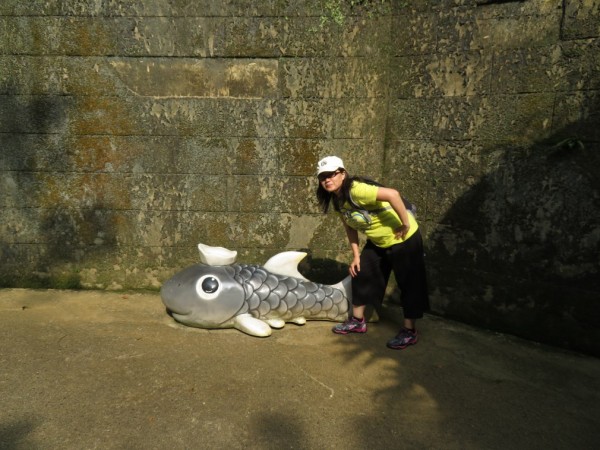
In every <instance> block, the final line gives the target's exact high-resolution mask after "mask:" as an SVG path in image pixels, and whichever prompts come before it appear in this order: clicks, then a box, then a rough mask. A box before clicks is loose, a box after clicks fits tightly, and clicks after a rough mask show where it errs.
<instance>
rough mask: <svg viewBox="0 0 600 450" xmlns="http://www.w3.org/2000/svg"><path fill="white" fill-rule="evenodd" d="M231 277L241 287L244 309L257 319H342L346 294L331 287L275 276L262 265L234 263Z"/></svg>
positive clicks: (345, 311)
mask: <svg viewBox="0 0 600 450" xmlns="http://www.w3.org/2000/svg"><path fill="white" fill-rule="evenodd" d="M230 267H231V268H232V269H233V270H234V274H233V278H234V279H235V280H236V281H237V282H238V283H240V284H241V285H242V286H243V288H244V299H245V306H244V308H245V311H240V313H249V314H251V315H252V316H254V317H256V318H259V319H283V320H285V321H288V320H293V319H295V318H297V317H304V318H306V319H327V320H340V319H343V318H344V317H345V316H346V315H347V313H348V309H349V302H348V299H347V298H346V296H345V295H344V294H343V292H342V291H340V290H339V289H335V288H333V287H331V286H328V285H324V284H320V283H314V282H312V281H305V280H301V279H298V278H293V277H287V276H283V275H277V274H273V273H270V272H268V271H267V270H265V269H264V268H263V267H261V266H255V265H247V264H235V265H233V266H230Z"/></svg>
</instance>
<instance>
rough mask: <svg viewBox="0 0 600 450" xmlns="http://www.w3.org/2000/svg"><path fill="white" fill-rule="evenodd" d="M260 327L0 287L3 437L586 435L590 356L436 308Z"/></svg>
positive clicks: (106, 440) (50, 441) (353, 441)
mask: <svg viewBox="0 0 600 450" xmlns="http://www.w3.org/2000/svg"><path fill="white" fill-rule="evenodd" d="M419 325H420V332H421V341H420V342H419V344H418V345H416V346H414V347H410V348H408V349H406V350H402V351H393V350H388V349H387V348H386V347H385V342H386V340H387V339H388V338H390V337H391V336H392V335H393V334H395V331H396V328H397V326H396V325H395V324H393V323H391V322H386V321H385V320H383V321H381V322H379V323H376V324H371V325H370V327H369V332H368V333H367V334H365V335H351V336H337V335H334V334H333V333H331V331H330V328H331V326H332V324H331V323H329V322H308V323H307V324H306V325H305V326H296V325H293V324H288V325H287V326H286V327H285V328H284V329H282V330H275V331H274V333H273V335H272V336H271V337H269V338H256V337H250V336H248V335H245V334H243V333H241V332H239V331H237V330H213V331H207V330H199V329H193V328H188V327H184V326H180V325H178V324H176V323H175V322H173V320H172V319H171V318H170V317H169V316H168V315H166V314H165V310H164V308H163V306H162V303H161V301H160V298H159V296H158V294H140V293H131V294H123V293H111V292H70V291H52V290H47V291H31V290H21V289H8V290H0V448H2V449H38V448H39V449H91V448H99V449H113V448H114V449H137V448H140V449H141V448H144V449H188V448H189V449H195V448H199V449H200V448H202V449H203V448H210V449H214V448H240V449H241V448H244V449H246V448H250V449H263V448H264V449H280V448H295V449H338V448H339V449H341V448H344V449H365V448H372V449H384V448H385V449H392V448H394V449H395V448H398V449H400V448H402V449H425V448H427V449H502V450H505V449H578V450H581V449H593V448H594V449H595V448H598V446H599V445H600V360H598V359H596V358H592V357H586V356H582V355H578V354H574V353H569V352H565V351H563V350H558V349H554V348H550V347H546V346H541V345H536V344H533V343H529V342H526V341H522V340H519V339H516V338H511V337H508V336H505V335H501V334H497V333H490V332H486V331H482V330H477V329H474V328H472V327H468V326H465V325H461V324H458V323H455V322H450V321H446V320H442V319H439V318H436V317H431V316H430V317H427V318H426V319H424V320H422V321H421V322H420V323H419Z"/></svg>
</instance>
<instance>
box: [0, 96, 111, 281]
mask: <svg viewBox="0 0 600 450" xmlns="http://www.w3.org/2000/svg"><path fill="white" fill-rule="evenodd" d="M0 96H2V97H4V98H5V102H4V104H5V106H4V107H3V108H2V110H1V111H0V123H1V124H2V133H1V135H0V143H1V145H2V152H1V154H0V168H2V173H1V175H2V178H3V179H2V180H1V181H2V184H3V185H4V186H5V187H6V189H5V193H6V196H5V199H4V202H3V206H4V208H6V209H5V211H4V214H3V216H4V217H3V220H4V221H5V224H4V227H3V228H4V230H5V233H6V234H4V233H3V235H2V236H0V257H1V258H2V260H3V271H2V273H0V287H29V288H80V287H81V280H80V275H79V272H78V269H77V267H76V265H77V263H79V262H80V261H82V259H84V258H89V257H97V256H99V255H102V254H103V253H105V252H106V251H107V247H111V246H113V247H114V245H115V243H116V236H115V232H114V227H112V226H111V224H110V223H109V222H110V221H109V219H107V215H106V212H105V211H106V210H107V208H106V206H105V205H103V204H99V203H98V202H96V203H95V204H92V205H90V206H89V207H88V206H86V207H79V206H77V198H78V197H79V196H80V195H82V193H80V192H69V191H68V189H69V188H68V185H65V183H66V182H67V181H66V180H68V179H69V176H70V175H71V174H73V173H76V172H77V169H76V168H75V167H74V162H73V161H72V160H71V154H72V152H70V151H69V147H68V146H69V143H68V142H67V141H66V139H65V136H66V135H67V132H66V131H65V130H66V128H67V125H66V122H67V115H68V112H67V109H68V105H69V101H67V100H65V97H64V96H53V95H20V93H19V92H18V90H17V89H16V88H15V87H14V86H11V85H10V84H7V85H4V86H0ZM65 193H66V194H65ZM65 195H66V197H70V199H69V200H64V199H63V196H65ZM73 199H75V200H74V201H73ZM99 235H100V236H102V242H101V244H98V240H97V238H98V236H99ZM59 265H61V266H63V267H61V268H59V267H58V266H59Z"/></svg>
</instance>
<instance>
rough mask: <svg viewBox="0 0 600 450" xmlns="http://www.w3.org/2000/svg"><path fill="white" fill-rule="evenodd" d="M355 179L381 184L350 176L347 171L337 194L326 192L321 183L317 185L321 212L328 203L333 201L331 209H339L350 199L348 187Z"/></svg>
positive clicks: (325, 210) (327, 207)
mask: <svg viewBox="0 0 600 450" xmlns="http://www.w3.org/2000/svg"><path fill="white" fill-rule="evenodd" d="M355 181H360V182H361V183H367V184H372V185H374V186H383V184H381V183H379V182H377V181H375V180H372V179H370V178H366V177H361V176H354V177H351V176H350V174H349V173H348V172H346V178H344V181H342V186H341V188H340V192H339V195H336V194H334V193H332V192H327V191H326V190H325V189H324V188H323V186H322V185H321V183H319V186H318V187H317V201H318V202H319V205H320V206H321V210H322V211H323V213H325V214H326V213H327V211H329V205H330V204H331V203H333V209H335V210H336V211H339V210H340V207H341V206H342V205H343V204H344V203H346V202H347V201H349V200H350V189H351V188H352V183H354V182H355Z"/></svg>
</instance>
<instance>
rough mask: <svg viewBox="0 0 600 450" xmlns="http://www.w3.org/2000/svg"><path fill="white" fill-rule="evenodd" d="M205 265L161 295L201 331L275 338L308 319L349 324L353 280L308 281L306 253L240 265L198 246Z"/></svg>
mask: <svg viewBox="0 0 600 450" xmlns="http://www.w3.org/2000/svg"><path fill="white" fill-rule="evenodd" d="M198 250H199V251H200V260H201V263H200V264H195V265H193V266H190V267H188V268H186V269H184V270H182V271H181V272H178V273H176V274H175V275H174V276H173V277H172V278H170V279H169V280H167V281H166V282H165V283H164V284H163V286H162V288H161V291H160V295H161V299H162V301H163V303H164V304H165V306H166V307H167V310H168V311H169V314H170V315H171V316H172V317H173V318H174V319H175V320H176V321H178V322H180V323H182V324H184V325H188V326H192V327H199V328H209V329H215V328H236V329H238V330H240V331H243V332H245V333H247V334H249V335H251V336H258V337H266V336H270V335H271V332H272V328H283V327H284V326H285V324H286V322H292V323H295V324H297V325H304V324H305V323H306V320H307V319H308V320H332V321H343V320H345V319H347V318H348V315H349V313H350V312H351V311H350V308H351V306H350V305H351V303H352V302H351V299H352V297H351V296H352V289H351V278H350V276H348V277H346V278H345V279H344V280H342V281H341V282H339V283H338V284H336V285H332V286H330V285H325V284H320V283H314V282H312V281H309V280H307V279H306V278H304V276H302V274H300V272H298V263H299V262H300V261H301V260H302V259H303V258H304V257H305V256H306V253H304V252H283V253H278V254H277V255H275V256H273V257H272V258H270V259H269V260H268V261H267V262H266V264H264V266H259V265H251V264H237V263H235V260H236V257H237V252H235V251H232V250H228V249H226V248H223V247H211V246H208V245H204V244H198Z"/></svg>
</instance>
